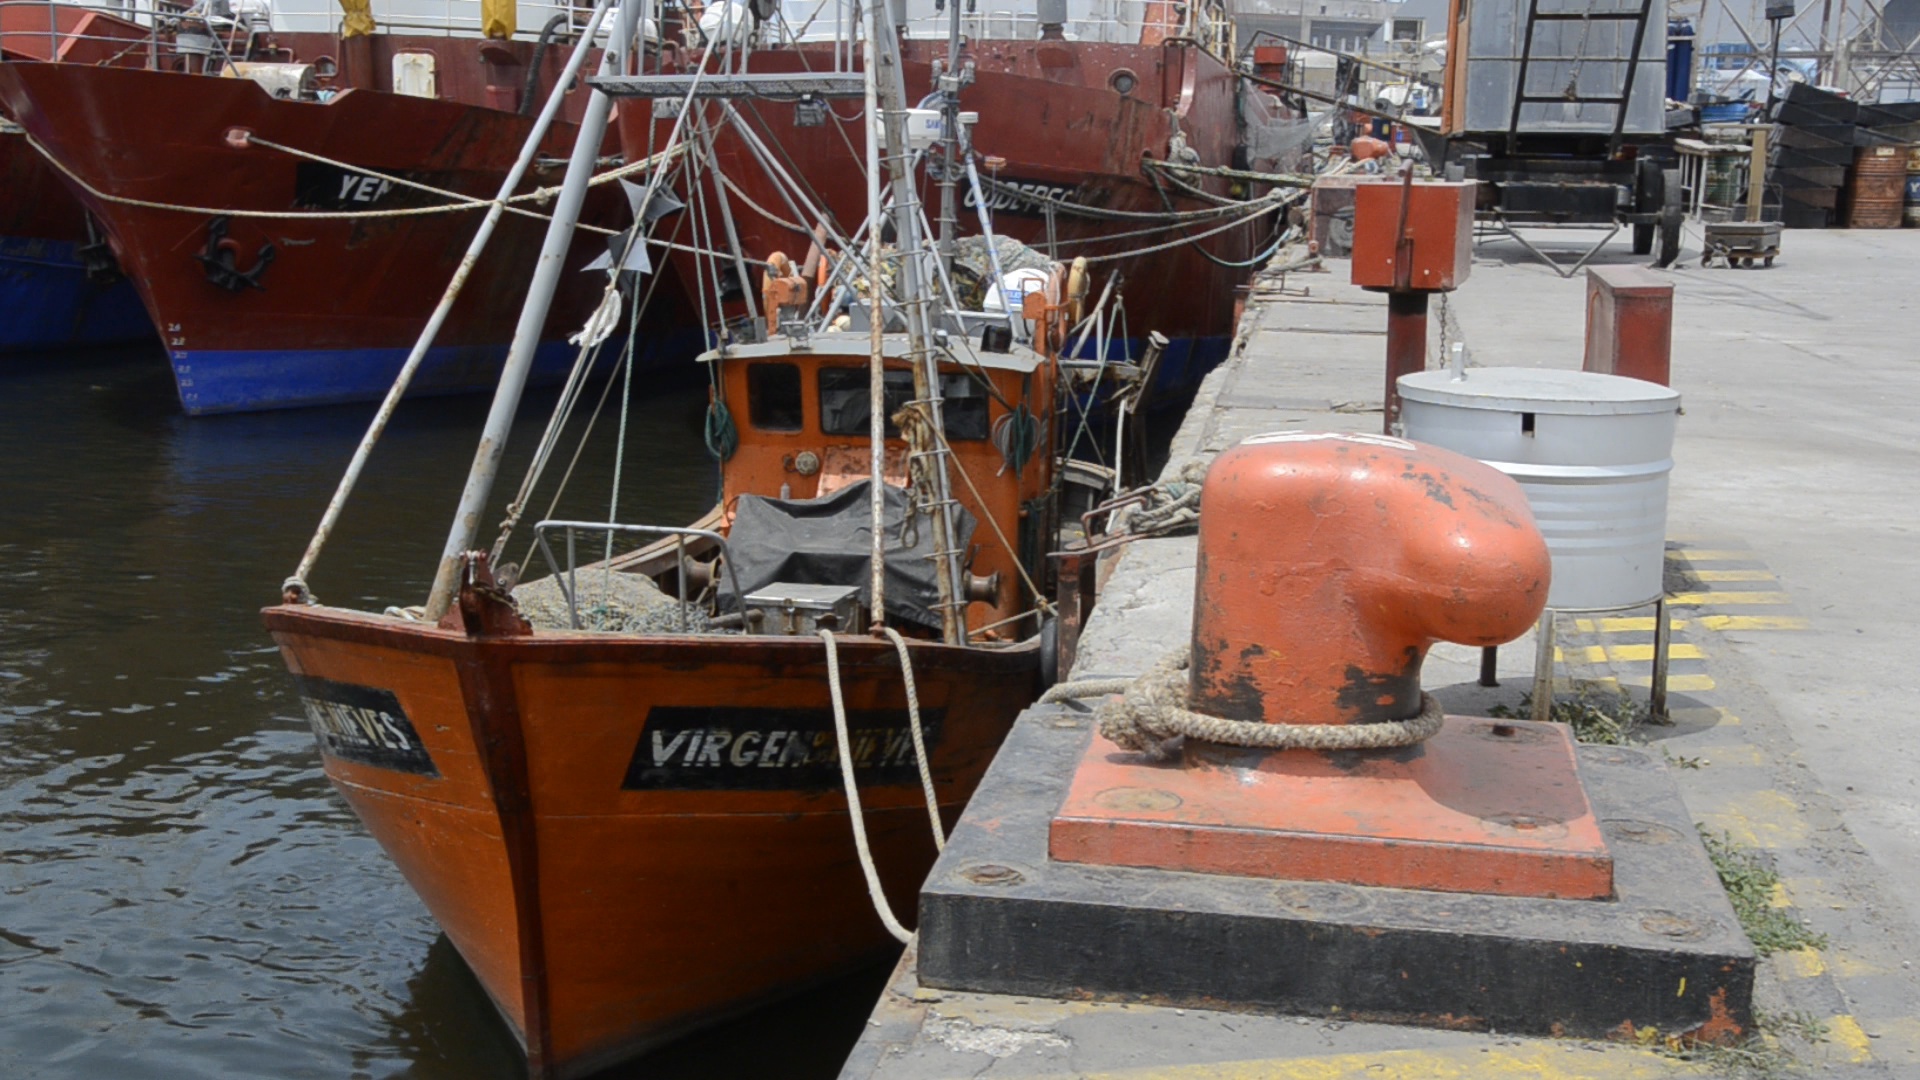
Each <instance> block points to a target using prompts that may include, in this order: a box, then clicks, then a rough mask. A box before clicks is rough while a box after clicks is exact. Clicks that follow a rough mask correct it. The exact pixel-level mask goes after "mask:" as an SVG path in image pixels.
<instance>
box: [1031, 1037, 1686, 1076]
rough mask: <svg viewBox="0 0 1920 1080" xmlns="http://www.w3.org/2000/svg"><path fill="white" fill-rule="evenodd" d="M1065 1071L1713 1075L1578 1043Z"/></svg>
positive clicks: (1643, 1054) (1637, 1052) (1630, 1051)
mask: <svg viewBox="0 0 1920 1080" xmlns="http://www.w3.org/2000/svg"><path fill="white" fill-rule="evenodd" d="M1068 1075H1071V1076H1073V1077H1075V1078H1076V1080H1349V1078H1351V1080H1508V1078H1511V1080H1523V1078H1524V1080H1660V1078H1665V1077H1683V1076H1684V1077H1691V1076H1700V1077H1704V1076H1710V1075H1712V1074H1711V1073H1710V1072H1708V1071H1707V1070H1706V1069H1705V1068H1703V1067H1701V1066H1699V1065H1690V1064H1687V1063H1685V1062H1681V1061H1675V1060H1673V1059H1672V1058H1667V1057H1662V1056H1660V1055H1658V1054H1655V1053H1653V1052H1651V1051H1648V1050H1641V1049H1637V1048H1632V1047H1624V1046H1598V1045H1595V1044H1591V1043H1577V1044H1573V1045H1565V1044H1560V1045H1554V1044H1548V1045H1544V1046H1524V1047H1496V1048H1494V1049H1491V1050H1487V1049H1480V1048H1466V1047H1462V1048H1459V1049H1449V1050H1382V1051H1379V1052H1376V1053H1360V1054H1330V1055H1326V1056H1323V1057H1311V1058H1267V1059H1264V1060H1257V1061H1220V1062H1212V1063H1209V1064H1204V1065H1147V1066H1140V1067H1136V1068H1129V1069H1117V1070H1115V1071H1113V1072H1103V1073H1088V1072H1076V1073H1071V1074H1058V1077H1057V1078H1049V1080H1064V1077H1065V1076H1068Z"/></svg>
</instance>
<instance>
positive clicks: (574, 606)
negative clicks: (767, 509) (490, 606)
mask: <svg viewBox="0 0 1920 1080" xmlns="http://www.w3.org/2000/svg"><path fill="white" fill-rule="evenodd" d="M549 529H565V530H566V535H567V568H566V570H564V571H562V570H561V569H560V562H559V560H558V559H555V558H554V556H553V548H552V546H551V545H549V544H548V543H547V530H549ZM576 530H591V531H594V532H603V533H627V534H631V535H642V536H663V537H672V538H673V541H674V544H673V547H674V560H675V569H676V573H675V574H674V579H675V581H676V582H677V583H678V586H679V594H680V628H681V629H682V630H685V631H688V632H691V631H692V629H693V619H692V616H690V615H689V614H688V606H687V570H686V567H687V538H688V537H690V536H698V537H701V538H703V539H706V540H711V541H713V542H714V543H715V544H717V545H719V547H720V562H721V565H722V566H724V567H725V569H726V573H727V580H728V581H731V582H732V583H733V594H734V595H735V596H738V597H741V598H742V599H743V600H744V599H745V596H746V594H745V593H743V592H741V591H740V579H739V577H737V576H736V575H735V574H734V571H733V557H732V554H731V553H730V552H729V551H728V550H727V538H726V537H724V536H721V535H720V534H719V533H717V532H715V531H713V530H712V529H695V528H686V527H678V526H672V525H623V524H621V523H619V522H614V521H542V522H539V523H537V524H535V525H534V527H533V540H534V543H535V545H537V546H538V547H539V548H540V554H541V555H542V556H543V557H544V558H545V559H546V560H547V566H549V567H550V568H552V570H553V577H554V581H555V582H556V583H557V584H558V585H559V586H560V592H561V594H562V595H564V596H565V597H566V598H567V621H568V622H569V623H570V624H571V625H572V627H573V629H575V630H581V629H584V627H582V626H581V625H580V603H579V595H580V590H579V580H578V577H577V575H578V573H579V559H578V557H577V551H576V547H575V544H574V536H575V532H576ZM607 572H608V573H617V572H618V571H615V570H612V569H611V568H609V569H608V571H607Z"/></svg>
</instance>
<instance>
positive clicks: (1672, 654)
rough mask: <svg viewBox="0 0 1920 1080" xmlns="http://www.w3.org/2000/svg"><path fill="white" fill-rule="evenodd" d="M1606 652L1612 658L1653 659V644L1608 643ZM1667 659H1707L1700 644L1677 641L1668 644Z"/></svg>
mask: <svg viewBox="0 0 1920 1080" xmlns="http://www.w3.org/2000/svg"><path fill="white" fill-rule="evenodd" d="M1606 652H1607V658H1608V659H1610V660H1651V659H1653V646H1652V645H1608V646H1607V647H1606ZM1667 659H1669V660H1705V659H1706V655H1705V654H1704V653H1702V652H1701V651H1700V646H1698V645H1688V644H1685V643H1675V644H1670V645H1668V646H1667Z"/></svg>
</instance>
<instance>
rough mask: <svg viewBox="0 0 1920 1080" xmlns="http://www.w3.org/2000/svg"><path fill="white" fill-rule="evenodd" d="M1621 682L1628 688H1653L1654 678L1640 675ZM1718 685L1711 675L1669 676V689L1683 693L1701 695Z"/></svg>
mask: <svg viewBox="0 0 1920 1080" xmlns="http://www.w3.org/2000/svg"><path fill="white" fill-rule="evenodd" d="M1620 681H1621V682H1622V683H1624V684H1626V685H1627V686H1652V685H1653V676H1651V675H1640V676H1637V677H1630V678H1625V679H1621V680H1620ZM1716 685H1718V684H1717V683H1715V682H1714V681H1713V676H1711V675H1668V676H1667V689H1669V690H1677V691H1680V692H1683V693H1700V692H1701V691H1704V690H1711V689H1713V688H1714V687H1715V686H1716Z"/></svg>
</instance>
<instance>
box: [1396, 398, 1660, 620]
mask: <svg viewBox="0 0 1920 1080" xmlns="http://www.w3.org/2000/svg"><path fill="white" fill-rule="evenodd" d="M1400 398H1401V402H1402V405H1401V418H1402V422H1403V423H1404V424H1405V430H1406V436H1407V438H1409V439H1413V440H1415V441H1417V442H1424V443H1431V444H1433V445H1435V446H1440V447H1444V448H1446V449H1448V450H1453V451H1457V452H1459V453H1462V454H1466V455H1467V456H1468V457H1474V458H1479V459H1480V460H1481V461H1484V462H1486V463H1487V464H1489V465H1492V466H1493V467H1494V468H1496V469H1499V470H1500V471H1501V472H1504V473H1506V474H1507V475H1508V476H1511V477H1513V478H1514V479H1515V480H1517V481H1519V483H1520V487H1521V488H1522V489H1523V490H1524V491H1525V492H1526V493H1527V500H1528V502H1530V503H1531V504H1532V506H1533V516H1534V520H1535V521H1537V522H1539V524H1540V532H1541V534H1542V535H1544V536H1545V537H1546V539H1547V550H1548V551H1549V552H1550V553H1551V554H1552V556H1553V584H1552V586H1551V587H1550V588H1549V589H1548V591H1547V606H1548V607H1550V608H1556V609H1559V610H1563V611H1579V610H1599V609H1607V608H1624V607H1633V606H1637V605H1640V604H1650V603H1652V602H1653V601H1655V600H1656V599H1658V598H1659V596H1660V589H1661V572H1662V570H1663V567H1664V565H1665V564H1664V560H1665V549H1666V535H1667V474H1668V473H1670V472H1672V471H1673V435H1674V428H1675V425H1676V421H1677V419H1678V417H1679V414H1680V395H1679V393H1678V392H1676V391H1674V390H1672V389H1669V388H1668V387H1665V386H1660V385H1658V384H1656V383H1650V382H1645V381H1643V380H1640V379H1629V378H1625V377H1623V376H1619V375H1597V374H1594V373H1592V372H1586V371H1559V370H1551V369H1546V368H1468V369H1467V370H1466V372H1465V378H1462V379H1455V378H1453V376H1452V373H1451V372H1448V371H1422V372H1417V373H1415V374H1412V375H1407V376H1404V377H1402V378H1401V379H1400Z"/></svg>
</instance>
